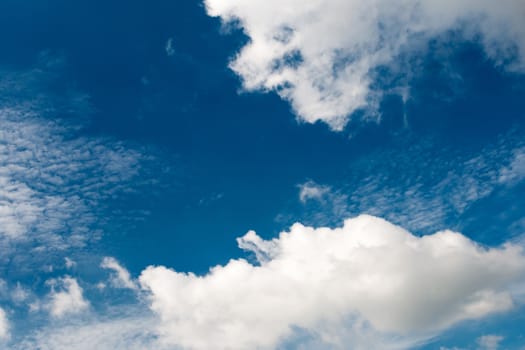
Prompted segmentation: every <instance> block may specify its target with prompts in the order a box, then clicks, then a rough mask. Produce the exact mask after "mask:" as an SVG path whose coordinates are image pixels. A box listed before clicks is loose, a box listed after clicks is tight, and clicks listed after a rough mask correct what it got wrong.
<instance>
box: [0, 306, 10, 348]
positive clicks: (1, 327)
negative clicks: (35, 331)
mask: <svg viewBox="0 0 525 350" xmlns="http://www.w3.org/2000/svg"><path fill="white" fill-rule="evenodd" d="M9 335H10V332H9V320H8V319H7V315H6V313H5V311H4V309H2V308H0V341H3V340H6V339H8V338H9Z"/></svg>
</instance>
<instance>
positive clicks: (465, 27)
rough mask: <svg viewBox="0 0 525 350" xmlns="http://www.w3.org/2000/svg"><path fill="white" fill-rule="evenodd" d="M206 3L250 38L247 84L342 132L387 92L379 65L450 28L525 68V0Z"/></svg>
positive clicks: (237, 64) (236, 64)
mask: <svg viewBox="0 0 525 350" xmlns="http://www.w3.org/2000/svg"><path fill="white" fill-rule="evenodd" d="M205 4H206V9H207V12H208V14H209V15H210V16H215V17H220V18H221V19H222V20H223V21H224V22H226V23H230V22H233V23H238V24H239V25H240V26H241V27H242V29H243V30H244V32H245V34H246V35H247V36H248V37H249V42H248V43H247V44H246V45H245V46H244V47H243V48H242V49H241V51H240V52H239V53H238V55H237V56H236V57H235V59H234V60H233V61H232V62H231V64H230V67H231V68H232V69H233V71H235V72H236V73H237V74H238V75H239V76H240V77H241V78H242V81H243V87H244V88H245V89H246V90H264V91H269V90H273V91H277V93H278V94H279V95H280V96H281V97H282V98H283V99H285V100H287V101H289V102H290V103H291V105H292V108H293V110H294V111H295V113H296V114H297V115H298V117H299V118H300V119H301V120H303V121H306V122H310V123H313V122H316V121H318V120H320V121H323V122H326V123H328V124H329V125H330V127H331V128H332V129H334V130H341V129H342V128H343V127H344V126H345V124H346V123H347V122H348V120H349V116H350V115H351V114H352V113H353V112H355V111H356V110H359V109H368V110H372V111H373V109H374V106H377V102H378V99H379V98H380V96H381V93H382V91H381V90H380V88H379V89H377V88H373V87H372V86H373V84H374V81H375V79H374V74H375V71H376V70H377V68H379V67H392V66H395V65H396V63H397V62H396V61H397V60H398V58H399V57H400V56H402V55H404V56H407V55H408V56H410V55H411V54H413V53H414V52H417V51H418V50H421V49H423V48H424V45H425V44H426V43H427V42H428V40H429V39H433V38H435V37H437V36H439V35H441V34H444V33H446V32H449V31H459V32H461V36H462V37H463V38H464V39H467V40H478V41H479V42H480V43H481V45H482V46H483V48H484V50H485V52H486V54H487V55H488V56H489V57H490V58H491V59H493V60H494V61H495V62H496V63H497V64H505V65H506V66H507V67H508V68H509V69H512V70H523V68H524V67H525V66H524V64H525V61H524V59H525V39H524V38H525V27H524V26H523V17H524V16H525V7H524V6H523V1H521V0H503V1H498V2H494V1H490V0H481V1H479V0H468V1H460V2H458V1H437V0H432V1H421V0H405V1H401V2H399V1H396V2H391V1H387V0H381V1H361V0H352V1H347V0H315V1H308V3H305V2H304V1H298V0H285V1H282V0H278V1H277V0H272V1H268V0H257V1H248V2H247V1H241V0H227V1H224V0H205ZM405 88H406V87H405ZM405 90H406V89H405ZM405 95H406V91H405ZM404 99H406V96H404Z"/></svg>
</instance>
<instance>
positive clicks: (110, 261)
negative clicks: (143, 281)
mask: <svg viewBox="0 0 525 350" xmlns="http://www.w3.org/2000/svg"><path fill="white" fill-rule="evenodd" d="M100 267H102V268H103V269H108V270H112V271H113V272H114V274H113V276H112V277H111V284H112V285H113V286H114V287H117V288H128V289H137V285H136V283H135V281H133V280H132V279H131V275H130V274H129V271H128V270H126V268H124V267H123V266H122V265H120V264H119V262H118V261H117V260H116V259H115V258H112V257H105V258H104V259H103V260H102V263H101V264H100Z"/></svg>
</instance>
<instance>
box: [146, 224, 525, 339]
mask: <svg viewBox="0 0 525 350" xmlns="http://www.w3.org/2000/svg"><path fill="white" fill-rule="evenodd" d="M239 243H240V245H241V247H242V248H244V249H249V250H252V251H254V252H255V253H256V255H257V256H258V257H262V258H260V260H259V264H255V265H254V264H251V263H249V262H247V261H245V260H243V259H236V260H230V262H229V263H228V264H226V265H225V266H216V267H214V268H212V269H211V270H210V272H209V273H208V274H206V275H205V276H196V275H194V274H192V273H188V274H186V273H179V272H176V271H173V270H171V269H168V268H166V267H148V268H147V269H146V270H144V271H143V272H142V274H141V276H140V278H139V281H140V283H141V286H142V287H143V288H144V289H146V290H148V291H149V292H150V294H151V295H150V298H151V299H150V300H151V308H152V310H153V311H155V312H156V313H158V314H159V316H160V319H161V325H160V327H159V330H158V331H159V334H160V335H161V336H162V339H163V341H164V342H166V343H167V344H171V345H177V346H182V347H183V348H188V349H210V348H217V347H218V346H219V347H220V348H222V349H248V348H260V349H269V348H274V347H275V346H277V345H278V344H279V343H280V342H282V341H284V340H286V339H291V338H290V337H292V338H293V335H294V334H295V332H294V329H299V330H301V329H302V330H305V331H306V332H307V333H309V334H311V335H313V336H314V337H315V338H316V339H317V341H321V342H322V343H324V344H325V347H327V346H332V347H336V348H348V347H349V346H350V345H352V346H353V347H354V348H363V349H364V348H370V347H367V346H366V345H359V344H355V343H353V339H355V338H356V337H353V336H348V335H349V334H361V335H362V334H363V332H369V333H370V334H376V335H375V336H374V337H365V338H364V339H365V340H366V339H368V341H370V339H374V338H376V337H377V339H381V338H382V339H388V337H392V339H398V340H400V339H405V341H407V339H419V340H420V339H421V337H423V338H424V337H426V336H431V335H434V334H435V333H437V332H439V331H441V330H443V329H445V328H448V327H450V326H451V325H453V324H455V323H456V322H459V321H463V320H469V319H478V318H481V317H485V316H487V315H490V314H492V313H495V312H502V311H505V310H509V309H510V308H512V306H513V301H512V295H511V293H510V292H509V291H510V290H511V289H510V288H511V286H512V285H514V284H515V283H519V282H520V281H522V280H523V279H524V278H525V256H524V254H523V250H522V248H521V247H518V246H514V245H512V244H506V245H504V246H502V247H501V248H491V249H485V248H483V247H480V246H479V245H477V244H476V243H475V242H473V241H471V240H469V239H468V238H466V237H465V236H463V235H461V234H459V233H454V232H451V231H442V232H438V233H435V234H433V235H429V236H423V237H416V236H413V235H412V234H410V233H409V232H407V231H405V230H403V229H402V228H400V227H398V226H394V225H392V224H390V223H388V222H386V221H384V220H382V219H379V218H376V217H371V216H359V217H357V218H354V219H350V220H347V221H345V224H344V226H343V227H342V228H336V229H330V228H318V229H315V228H311V227H305V226H302V225H301V224H295V225H294V226H292V228H291V230H290V232H283V233H281V234H280V236H279V238H276V239H273V240H271V241H264V240H262V239H261V238H259V237H258V236H257V235H256V234H255V233H254V232H250V233H248V234H247V235H246V236H245V237H243V238H241V239H240V240H239ZM244 243H246V244H244ZM413 337H416V338H413ZM362 339H363V337H361V340H362ZM349 342H350V343H349ZM394 344H398V343H396V342H394V341H392V342H390V343H389V342H385V343H384V344H383V345H384V347H387V348H395V347H396V346H395V345H394ZM376 345H377V344H376ZM380 347H381V346H380ZM405 347H406V344H405ZM401 348H402V346H401Z"/></svg>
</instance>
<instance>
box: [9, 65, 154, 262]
mask: <svg viewBox="0 0 525 350" xmlns="http://www.w3.org/2000/svg"><path fill="white" fill-rule="evenodd" d="M49 60H50V59H47V61H46V62H48V61H49ZM49 64H50V63H48V65H49ZM46 67H47V65H46ZM46 69H47V68H35V69H33V70H28V71H24V72H8V73H6V74H2V77H1V78H0V95H1V97H0V251H2V257H1V258H0V259H10V258H13V257H14V256H16V259H17V263H16V264H14V266H16V267H17V269H18V270H20V269H21V268H22V267H27V266H26V265H27V264H23V263H21V261H22V260H23V261H25V260H27V257H28V255H27V251H31V252H32V254H33V255H32V256H31V259H32V260H34V261H33V262H30V263H35V260H37V259H38V258H42V259H44V260H46V263H50V262H49V259H50V258H51V257H53V256H54V255H53V254H48V253H49V252H50V251H57V250H62V251H64V250H66V249H69V248H78V247H83V246H85V245H86V244H89V243H91V242H94V241H96V240H97V239H98V238H99V237H100V236H101V234H102V230H103V228H104V224H105V223H106V218H109V217H112V218H113V219H115V220H113V221H114V223H115V224H118V223H119V221H120V219H122V218H125V219H128V218H129V219H130V220H134V219H135V218H139V219H140V218H141V217H143V216H144V215H145V214H144V213H131V214H130V213H128V212H118V213H116V214H115V211H113V212H112V213H108V212H109V211H108V208H109V206H110V203H111V202H112V201H113V200H116V199H118V198H121V197H122V196H124V195H126V194H128V193H131V192H134V191H138V190H139V189H141V188H143V187H144V186H147V185H149V183H150V182H151V181H152V177H150V176H149V173H148V171H149V170H151V169H152V168H155V169H156V170H158V169H157V167H156V166H157V164H158V163H156V158H155V157H154V156H153V155H148V151H146V150H145V148H144V147H138V146H135V145H130V144H128V143H126V142H121V141H118V140H115V139H112V138H109V137H102V136H90V135H88V134H87V133H83V130H84V127H85V120H84V119H85V118H86V116H85V115H84V113H88V112H89V108H88V107H87V106H88V105H89V103H88V102H86V98H85V97H83V95H81V94H79V93H76V92H74V91H73V92H71V91H68V92H67V93H66V92H64V93H63V95H64V96H66V97H64V98H62V99H60V98H57V97H55V96H54V95H53V94H52V93H49V94H48V92H47V90H45V91H44V92H42V91H41V89H43V88H40V87H39V85H42V84H43V85H46V84H45V82H47V81H48V80H50V81H53V79H54V78H53V77H47V76H46V77H43V76H42V75H44V73H43V72H46ZM46 79H47V80H46ZM42 80H43V81H42ZM49 85H52V84H49ZM64 115H67V116H70V118H69V119H67V118H63V116H64ZM155 176H157V174H156V175H155ZM132 214H133V215H132ZM135 214H136V215H135ZM117 215H120V217H118V218H117V217H115V216H117ZM22 252H23V254H21V253H22ZM41 264H44V263H43V262H41Z"/></svg>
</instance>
